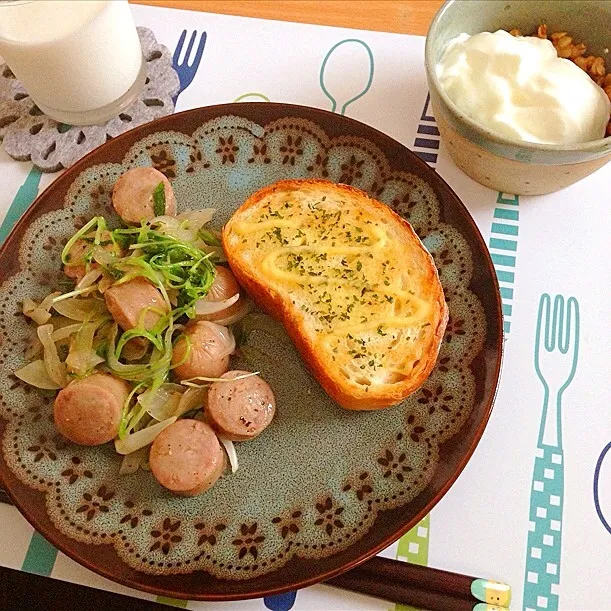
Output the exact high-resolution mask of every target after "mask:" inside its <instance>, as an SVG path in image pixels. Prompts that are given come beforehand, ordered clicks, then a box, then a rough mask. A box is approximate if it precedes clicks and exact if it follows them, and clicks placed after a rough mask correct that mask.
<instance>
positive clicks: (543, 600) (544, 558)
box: [522, 293, 579, 611]
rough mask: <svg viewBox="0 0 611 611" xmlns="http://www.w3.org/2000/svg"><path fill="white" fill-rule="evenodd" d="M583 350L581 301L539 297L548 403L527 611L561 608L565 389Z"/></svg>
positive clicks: (539, 367) (540, 373)
mask: <svg viewBox="0 0 611 611" xmlns="http://www.w3.org/2000/svg"><path fill="white" fill-rule="evenodd" d="M578 356H579V304H578V302H577V300H576V299H575V298H574V297H569V298H568V299H565V298H564V297H563V296H562V295H556V298H555V299H554V307H553V312H552V298H551V297H550V296H549V295H548V294H547V293H544V294H543V295H541V298H540V300H539V311H538V316H537V328H536V332H535V350H534V365H535V371H536V373H537V377H538V378H539V380H540V382H541V384H542V386H543V409H542V412H541V424H540V427H539V437H538V441H537V451H536V454H535V465H534V469H533V477H532V484H531V492H530V512H529V531H528V539H527V547H526V567H525V574H524V599H523V605H522V608H523V609H525V611H535V610H536V611H539V610H543V609H545V610H547V611H555V610H557V609H558V604H559V594H560V561H561V555H562V509H563V504H564V454H563V450H562V395H563V393H564V391H565V390H566V389H567V387H568V386H569V384H570V383H571V382H572V381H573V378H574V376H575V371H576V369H577V360H578Z"/></svg>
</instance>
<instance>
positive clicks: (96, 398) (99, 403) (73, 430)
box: [53, 373, 130, 446]
mask: <svg viewBox="0 0 611 611" xmlns="http://www.w3.org/2000/svg"><path fill="white" fill-rule="evenodd" d="M129 392H130V387H129V384H128V383H127V382H125V381H124V380H120V379H119V378H115V377H114V376H111V375H107V374H103V373H94V374H92V375H90V376H87V377H86V378H81V379H80V380H74V381H73V382H70V384H68V386H66V387H65V388H62V390H60V391H59V393H58V394H57V397H56V398H55V403H54V405H53V417H54V419H55V426H56V427H57V430H58V431H59V432H60V433H61V434H62V435H63V436H64V437H66V438H67V439H69V440H70V441H73V442H74V443H78V444H80V445H84V446H97V445H100V444H102V443H106V442H108V441H111V440H112V439H114V438H115V437H116V436H117V433H118V432H119V424H120V422H121V410H122V409H123V404H124V403H125V401H126V399H127V397H128V395H129Z"/></svg>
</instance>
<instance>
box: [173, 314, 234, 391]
mask: <svg viewBox="0 0 611 611" xmlns="http://www.w3.org/2000/svg"><path fill="white" fill-rule="evenodd" d="M185 336H186V338H185ZM234 348H235V341H234V340H233V336H232V335H231V333H230V331H229V329H227V327H222V326H221V325H217V324H215V323H213V322H208V321H206V320H202V321H191V322H190V323H189V324H188V325H187V326H186V328H185V332H184V334H183V335H181V336H180V337H179V338H178V340H177V341H176V344H175V345H174V351H173V353H172V365H173V366H174V369H173V371H174V375H175V376H176V377H177V378H178V379H179V380H187V379H189V378H196V377H198V376H203V377H206V378H218V377H220V376H221V375H223V374H224V373H225V372H226V371H227V369H228V367H229V355H230V354H231V353H232V352H233V350H234Z"/></svg>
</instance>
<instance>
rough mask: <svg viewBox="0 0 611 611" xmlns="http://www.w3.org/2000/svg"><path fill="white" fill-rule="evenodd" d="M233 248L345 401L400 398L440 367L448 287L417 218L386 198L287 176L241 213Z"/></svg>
mask: <svg viewBox="0 0 611 611" xmlns="http://www.w3.org/2000/svg"><path fill="white" fill-rule="evenodd" d="M223 246H224V248H225V251H226V254H227V258H228V260H229V264H230V266H231V269H232V270H233V272H234V274H235V275H236V277H237V279H238V281H239V282H240V284H241V285H242V286H244V288H245V289H246V290H247V291H248V292H249V293H250V295H251V296H252V298H253V299H254V300H255V301H256V302H257V303H258V304H259V305H260V306H261V307H262V308H263V309H265V310H266V311H267V312H268V313H269V314H271V315H272V316H274V317H275V318H277V319H279V320H280V321H281V322H282V323H283V325H284V326H285V328H286V330H287V332H288V334H289V336H290V337H291V339H292V340H293V342H294V343H295V345H296V347H297V349H298V350H299V352H300V353H301V355H302V357H303V359H304V361H305V363H306V365H307V366H308V368H309V369H310V370H311V372H312V373H313V375H314V376H315V377H316V379H317V380H318V382H319V383H320V384H321V386H322V387H323V388H324V389H325V390H326V392H327V393H328V394H329V395H330V396H331V397H332V398H333V399H335V401H337V403H339V404H340V405H341V406H342V407H345V408H347V409H358V410H371V409H379V408H382V407H387V406H390V405H395V404H397V403H399V402H400V401H402V400H403V399H404V398H405V397H407V396H408V395H410V394H411V393H413V392H414V391H415V390H416V389H418V388H419V387H420V386H421V385H422V384H423V383H424V381H425V380H426V379H427V377H428V376H429V374H430V373H431V370H432V369H433V366H434V364H435V361H436V359H437V354H438V352H439V346H440V343H441V340H442V337H443V333H444V330H445V327H446V323H447V319H448V309H447V306H446V303H445V299H444V296H443V289H442V288H441V283H440V281H439V276H438V275H437V270H436V268H435V264H434V262H433V259H432V257H431V256H430V254H429V253H428V252H427V251H426V249H425V248H424V246H423V245H422V242H420V240H419V238H418V236H417V235H416V234H415V232H414V230H413V229H412V227H411V225H410V224H409V223H408V222H407V221H405V220H403V219H402V218H401V217H400V216H398V215H397V214H395V213H394V212H393V211H392V210H391V209H390V208H389V207H388V206H386V205H385V204H382V203H380V202H378V201H375V200H373V199H371V198H370V197H369V196H368V195H367V194H365V193H364V192H362V191H360V190H358V189H355V188H353V187H349V186H347V185H343V184H335V183H331V182H328V181H323V180H287V181H281V182H277V183H275V184H273V185H270V186H268V187H265V188H263V189H261V190H260V191H257V192H256V193H254V194H253V195H251V196H250V197H249V198H248V199H247V200H246V202H245V203H244V204H243V205H242V206H241V207H240V208H239V209H238V210H237V211H236V212H235V213H234V215H233V216H232V218H231V219H230V220H229V222H228V223H227V224H226V225H225V227H224V229H223Z"/></svg>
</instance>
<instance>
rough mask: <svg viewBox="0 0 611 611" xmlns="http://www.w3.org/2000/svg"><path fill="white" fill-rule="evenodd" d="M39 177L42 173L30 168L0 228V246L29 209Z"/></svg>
mask: <svg viewBox="0 0 611 611" xmlns="http://www.w3.org/2000/svg"><path fill="white" fill-rule="evenodd" d="M41 175H42V173H41V171H40V170H39V169H38V168H35V167H32V169H31V170H30V173H29V174H28V176H27V178H26V179H25V182H24V183H23V184H22V185H21V187H19V190H18V191H17V194H16V195H15V197H14V198H13V201H12V203H11V205H10V207H9V209H8V212H7V213H6V216H5V217H4V220H3V221H2V225H1V226H0V244H2V242H4V240H6V237H7V236H8V234H9V233H10V232H11V229H12V228H13V227H14V225H15V223H17V221H18V220H19V219H20V218H21V217H22V216H23V213H24V212H25V211H26V210H27V209H28V208H29V207H30V204H31V203H32V202H33V201H34V200H35V199H36V196H37V195H38V186H39V184H40V177H41Z"/></svg>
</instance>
